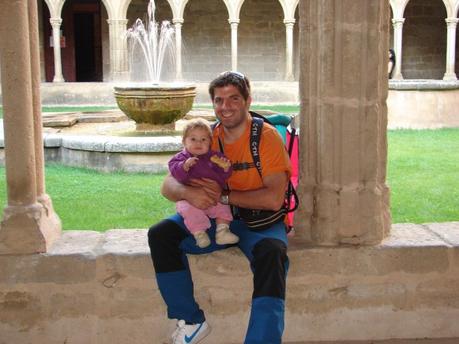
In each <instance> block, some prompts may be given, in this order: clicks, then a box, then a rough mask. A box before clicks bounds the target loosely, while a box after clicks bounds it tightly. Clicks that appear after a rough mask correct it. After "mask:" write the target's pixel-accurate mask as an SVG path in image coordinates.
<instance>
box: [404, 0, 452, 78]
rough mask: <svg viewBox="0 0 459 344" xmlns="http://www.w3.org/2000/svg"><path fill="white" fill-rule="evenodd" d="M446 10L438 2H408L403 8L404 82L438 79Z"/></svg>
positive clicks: (442, 59)
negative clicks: (407, 80) (408, 80)
mask: <svg viewBox="0 0 459 344" xmlns="http://www.w3.org/2000/svg"><path fill="white" fill-rule="evenodd" d="M446 16H447V14H446V9H445V6H444V4H443V2H442V1H441V0H411V1H410V2H409V3H408V5H407V6H406V9H405V24H404V26H403V65H402V74H403V76H404V78H405V79H442V78H443V75H444V73H445V68H446V37H447V36H446V23H445V19H446Z"/></svg>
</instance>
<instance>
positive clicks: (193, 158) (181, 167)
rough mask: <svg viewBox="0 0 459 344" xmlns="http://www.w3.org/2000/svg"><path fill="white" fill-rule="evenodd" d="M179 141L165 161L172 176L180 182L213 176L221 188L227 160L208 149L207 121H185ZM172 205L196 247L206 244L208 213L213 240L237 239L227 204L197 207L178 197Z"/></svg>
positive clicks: (228, 169) (228, 172)
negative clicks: (180, 146)
mask: <svg viewBox="0 0 459 344" xmlns="http://www.w3.org/2000/svg"><path fill="white" fill-rule="evenodd" d="M182 142H183V146H184V149H183V150H182V151H181V152H179V153H177V154H176V155H175V156H174V157H173V158H172V159H171V160H170V161H169V170H170V172H171V174H172V176H173V177H174V178H175V179H176V180H177V181H179V182H180V183H182V184H186V183H188V182H189V181H190V180H191V179H199V178H208V179H212V180H215V181H216V182H217V183H218V184H220V186H221V187H222V189H223V188H225V185H226V180H227V179H228V177H229V176H230V175H231V171H232V170H231V162H230V161H229V160H228V159H227V158H226V157H225V156H224V155H223V154H222V153H220V152H216V151H212V150H210V147H211V143H212V130H211V128H210V126H209V124H208V123H207V121H205V120H203V119H194V120H191V121H189V122H188V123H187V125H186V126H185V128H184V130H183V139H182ZM176 209H177V212H178V213H179V214H180V215H181V216H182V217H183V219H184V222H185V225H186V227H187V228H188V230H189V231H190V233H191V234H193V236H194V238H195V239H196V244H197V245H198V246H199V247H201V248H203V247H207V246H209V245H210V239H209V236H208V235H207V232H206V231H207V229H208V228H209V227H210V221H209V217H210V218H215V222H216V224H217V233H216V235H215V239H216V242H217V244H219V245H224V244H235V243H237V242H238V241H239V238H238V237H237V236H236V235H234V234H233V233H231V232H230V230H229V224H230V222H231V221H232V220H233V216H232V214H231V208H230V207H229V206H228V205H224V204H221V203H218V204H217V205H215V206H212V207H210V208H208V209H205V210H201V209H198V208H196V207H194V206H192V205H191V204H190V203H188V202H187V201H178V202H177V204H176Z"/></svg>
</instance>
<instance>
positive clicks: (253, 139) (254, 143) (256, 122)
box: [250, 116, 264, 178]
mask: <svg viewBox="0 0 459 344" xmlns="http://www.w3.org/2000/svg"><path fill="white" fill-rule="evenodd" d="M263 123H264V120H263V119H262V118H260V117H253V116H252V128H251V130H250V153H251V154H252V159H253V162H254V164H255V167H256V168H257V171H258V174H259V175H260V177H261V178H263V176H262V174H261V161H260V137H261V131H262V129H263Z"/></svg>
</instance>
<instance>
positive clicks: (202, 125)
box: [183, 118, 212, 140]
mask: <svg viewBox="0 0 459 344" xmlns="http://www.w3.org/2000/svg"><path fill="white" fill-rule="evenodd" d="M194 129H202V130H204V131H207V133H208V134H209V137H210V139H211V140H212V129H211V128H210V124H209V122H207V121H206V120H205V119H202V118H195V119H192V120H190V121H188V123H187V124H185V127H184V128H183V140H185V138H186V137H187V135H188V134H189V133H190V131H191V130H194Z"/></svg>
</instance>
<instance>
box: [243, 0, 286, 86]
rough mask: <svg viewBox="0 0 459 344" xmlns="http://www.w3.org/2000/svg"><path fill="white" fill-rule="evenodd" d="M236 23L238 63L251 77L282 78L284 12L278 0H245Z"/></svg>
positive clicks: (284, 45)
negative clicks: (237, 26)
mask: <svg viewBox="0 0 459 344" xmlns="http://www.w3.org/2000/svg"><path fill="white" fill-rule="evenodd" d="M240 20H241V21H240V24H239V33H238V35H239V36H238V41H239V51H238V66H239V70H240V71H241V72H243V73H248V76H249V78H250V79H252V80H283V79H284V74H285V63H286V62H285V49H286V39H285V25H284V13H283V9H282V6H281V4H280V3H279V1H278V0H246V1H245V2H244V4H243V7H242V11H241V15H240Z"/></svg>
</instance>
